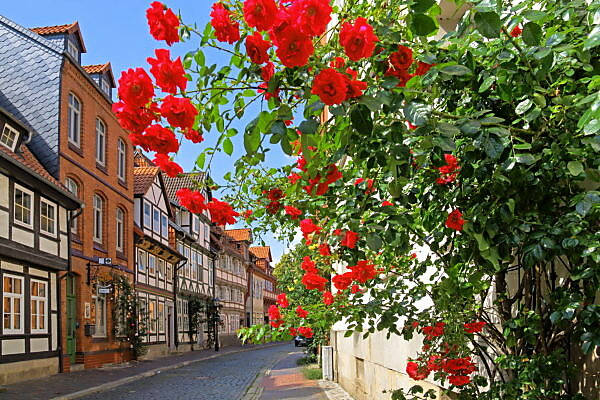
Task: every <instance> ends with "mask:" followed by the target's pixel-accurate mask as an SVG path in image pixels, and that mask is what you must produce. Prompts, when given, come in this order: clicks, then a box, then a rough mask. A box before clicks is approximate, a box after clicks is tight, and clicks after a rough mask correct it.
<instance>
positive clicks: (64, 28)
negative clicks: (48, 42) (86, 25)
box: [30, 21, 77, 35]
mask: <svg viewBox="0 0 600 400" xmlns="http://www.w3.org/2000/svg"><path fill="white" fill-rule="evenodd" d="M76 25H77V21H75V22H73V23H70V24H64V25H54V26H40V27H38V28H30V29H31V30H32V31H34V32H35V33H37V34H38V35H54V34H57V33H66V32H69V31H70V30H71V29H72V28H74V27H75V26H76Z"/></svg>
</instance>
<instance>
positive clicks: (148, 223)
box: [144, 201, 152, 228]
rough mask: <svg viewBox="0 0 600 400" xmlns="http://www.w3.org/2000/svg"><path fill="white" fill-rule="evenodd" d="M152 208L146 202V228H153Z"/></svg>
mask: <svg viewBox="0 0 600 400" xmlns="http://www.w3.org/2000/svg"><path fill="white" fill-rule="evenodd" d="M151 210H152V206H151V205H150V203H148V202H145V201H144V227H146V228H152V220H151V218H152V216H151V213H152V211H151Z"/></svg>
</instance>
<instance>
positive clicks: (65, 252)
mask: <svg viewBox="0 0 600 400" xmlns="http://www.w3.org/2000/svg"><path fill="white" fill-rule="evenodd" d="M59 257H60V258H63V259H67V258H68V257H69V239H68V237H67V235H62V234H61V235H60V254H59Z"/></svg>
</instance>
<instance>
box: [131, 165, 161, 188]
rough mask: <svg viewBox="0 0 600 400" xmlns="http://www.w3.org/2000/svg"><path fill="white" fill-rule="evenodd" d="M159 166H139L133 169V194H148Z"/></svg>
mask: <svg viewBox="0 0 600 400" xmlns="http://www.w3.org/2000/svg"><path fill="white" fill-rule="evenodd" d="M157 173H158V167H138V168H134V169H133V194H134V195H138V194H146V192H147V191H148V189H150V186H151V185H152V182H154V178H156V174H157Z"/></svg>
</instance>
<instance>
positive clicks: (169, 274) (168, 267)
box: [165, 261, 173, 282]
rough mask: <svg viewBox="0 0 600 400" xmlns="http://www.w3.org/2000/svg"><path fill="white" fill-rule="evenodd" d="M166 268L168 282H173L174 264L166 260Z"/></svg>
mask: <svg viewBox="0 0 600 400" xmlns="http://www.w3.org/2000/svg"><path fill="white" fill-rule="evenodd" d="M165 268H166V271H165V275H166V277H167V278H166V279H167V282H173V264H171V263H170V262H168V261H165Z"/></svg>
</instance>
